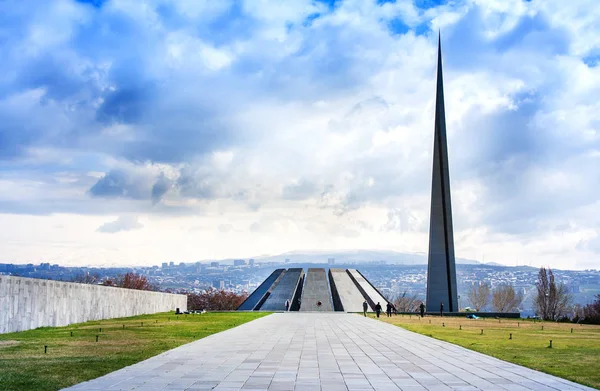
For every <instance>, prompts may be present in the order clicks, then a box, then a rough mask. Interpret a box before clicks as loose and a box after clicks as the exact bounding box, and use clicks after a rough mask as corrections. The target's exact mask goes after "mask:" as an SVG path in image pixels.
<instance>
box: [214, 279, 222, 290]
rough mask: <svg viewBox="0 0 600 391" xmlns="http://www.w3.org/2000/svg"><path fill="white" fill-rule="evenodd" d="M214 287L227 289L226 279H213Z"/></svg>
mask: <svg viewBox="0 0 600 391" xmlns="http://www.w3.org/2000/svg"><path fill="white" fill-rule="evenodd" d="M213 288H217V289H225V281H223V280H215V281H213Z"/></svg>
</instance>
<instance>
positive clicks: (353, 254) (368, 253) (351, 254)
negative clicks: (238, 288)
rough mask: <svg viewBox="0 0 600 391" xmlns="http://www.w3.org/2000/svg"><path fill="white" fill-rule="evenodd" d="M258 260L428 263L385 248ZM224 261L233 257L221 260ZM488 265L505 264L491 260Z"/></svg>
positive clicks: (290, 254)
mask: <svg viewBox="0 0 600 391" xmlns="http://www.w3.org/2000/svg"><path fill="white" fill-rule="evenodd" d="M253 258H254V259H255V260H256V262H284V261H285V260H286V259H289V260H290V263H327V260H328V258H335V263H338V264H343V263H366V262H373V261H385V262H386V263H388V264H398V265H426V264H427V254H425V253H401V252H396V251H383V250H346V251H290V252H286V253H283V254H278V255H262V256H256V257H253ZM221 261H223V262H227V261H232V259H226V260H221ZM456 263H458V264H461V265H482V264H483V263H481V262H479V261H475V260H472V259H465V258H456ZM486 265H497V266H503V265H500V264H497V263H493V262H489V263H486Z"/></svg>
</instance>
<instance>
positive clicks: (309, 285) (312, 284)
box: [300, 268, 333, 311]
mask: <svg viewBox="0 0 600 391" xmlns="http://www.w3.org/2000/svg"><path fill="white" fill-rule="evenodd" d="M319 302H321V306H318V305H317V303H319ZM300 311H333V303H332V302H331V294H330V292H329V284H328V282H327V275H326V274H325V269H322V268H310V269H308V273H307V274H306V282H305V283H304V288H303V289H302V304H301V305H300Z"/></svg>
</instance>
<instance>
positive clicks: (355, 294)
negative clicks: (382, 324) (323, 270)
mask: <svg viewBox="0 0 600 391" xmlns="http://www.w3.org/2000/svg"><path fill="white" fill-rule="evenodd" d="M329 285H330V286H331V296H332V298H333V304H334V308H335V310H336V311H345V312H362V311H363V302H364V301H365V298H364V296H363V295H362V293H361V292H360V290H359V289H358V287H357V286H356V284H355V283H354V281H352V279H351V278H350V276H349V275H348V273H346V270H345V269H329ZM367 303H368V301H367ZM368 311H372V308H371V307H370V306H369V308H368Z"/></svg>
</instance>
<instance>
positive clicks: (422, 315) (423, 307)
mask: <svg viewBox="0 0 600 391" xmlns="http://www.w3.org/2000/svg"><path fill="white" fill-rule="evenodd" d="M419 310H421V318H422V317H424V316H425V303H423V302H421V305H420V306H419Z"/></svg>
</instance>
